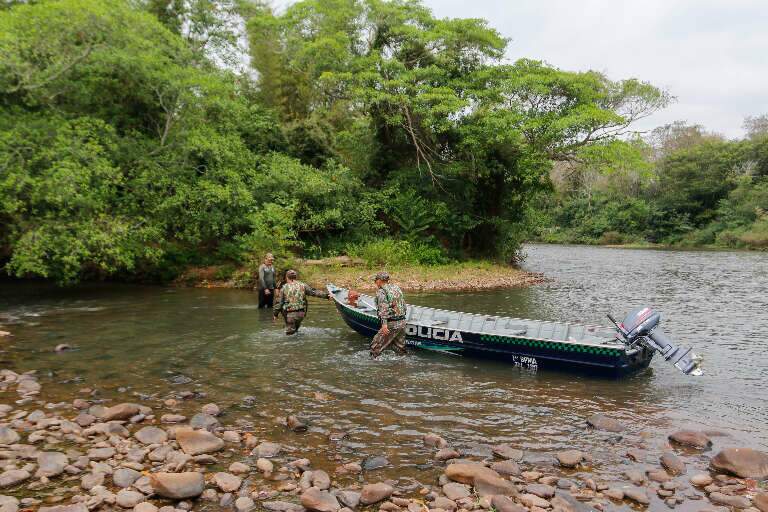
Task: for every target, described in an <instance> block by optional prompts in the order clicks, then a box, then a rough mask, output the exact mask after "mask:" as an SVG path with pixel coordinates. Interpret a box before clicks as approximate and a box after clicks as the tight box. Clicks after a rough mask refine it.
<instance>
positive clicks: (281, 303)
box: [272, 270, 331, 336]
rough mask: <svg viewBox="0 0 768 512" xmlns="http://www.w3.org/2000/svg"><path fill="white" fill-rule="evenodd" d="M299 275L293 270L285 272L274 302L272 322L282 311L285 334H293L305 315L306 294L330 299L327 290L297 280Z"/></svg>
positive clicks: (275, 320)
mask: <svg viewBox="0 0 768 512" xmlns="http://www.w3.org/2000/svg"><path fill="white" fill-rule="evenodd" d="M297 277H299V275H298V273H297V272H296V271H295V270H289V271H288V272H286V273H285V280H286V283H285V284H284V285H283V286H282V288H280V300H278V301H277V302H275V306H274V308H273V309H274V316H273V317H272V321H273V322H277V317H278V316H279V315H280V314H281V313H282V314H283V316H284V317H285V334H287V335H289V336H290V335H291V334H295V333H296V331H298V330H299V327H301V322H302V321H303V320H304V317H305V316H306V315H307V306H308V304H307V295H312V296H313V297H320V298H323V299H330V298H331V297H330V295H328V293H327V292H319V291H317V290H315V289H314V288H312V287H311V286H309V285H307V284H304V283H302V282H301V281H297V280H296V278H297Z"/></svg>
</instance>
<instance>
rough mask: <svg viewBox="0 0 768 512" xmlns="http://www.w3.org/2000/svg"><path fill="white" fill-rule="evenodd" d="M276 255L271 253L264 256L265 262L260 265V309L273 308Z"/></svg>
mask: <svg viewBox="0 0 768 512" xmlns="http://www.w3.org/2000/svg"><path fill="white" fill-rule="evenodd" d="M274 262H275V257H274V256H272V254H271V253H267V255H266V256H264V263H262V264H261V265H259V309H261V308H271V307H273V306H274V301H275V267H274V266H273V265H272V264H273V263H274Z"/></svg>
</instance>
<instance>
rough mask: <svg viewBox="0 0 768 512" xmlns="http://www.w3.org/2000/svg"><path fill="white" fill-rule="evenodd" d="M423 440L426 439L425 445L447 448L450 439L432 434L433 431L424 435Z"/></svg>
mask: <svg viewBox="0 0 768 512" xmlns="http://www.w3.org/2000/svg"><path fill="white" fill-rule="evenodd" d="M423 441H424V446H431V447H433V448H445V447H446V446H448V441H446V440H445V439H443V438H442V437H440V436H439V435H437V434H432V433H429V434H426V435H425V436H424V437H423Z"/></svg>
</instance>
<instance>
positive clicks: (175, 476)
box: [149, 472, 205, 500]
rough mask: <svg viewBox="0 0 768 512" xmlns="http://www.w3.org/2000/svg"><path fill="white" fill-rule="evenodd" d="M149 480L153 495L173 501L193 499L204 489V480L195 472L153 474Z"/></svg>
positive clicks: (200, 474) (201, 475)
mask: <svg viewBox="0 0 768 512" xmlns="http://www.w3.org/2000/svg"><path fill="white" fill-rule="evenodd" d="M149 479H150V484H151V485H152V489H153V490H154V491H155V493H157V494H158V495H159V496H162V497H163V498H171V499H174V500H182V499H185V498H195V497H197V496H200V495H201V494H202V493H203V490H204V489H205V478H204V477H203V474H202V473H197V472H187V473H153V474H150V475H149Z"/></svg>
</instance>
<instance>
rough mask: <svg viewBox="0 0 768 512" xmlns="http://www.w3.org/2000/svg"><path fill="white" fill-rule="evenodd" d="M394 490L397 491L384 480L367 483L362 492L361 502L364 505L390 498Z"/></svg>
mask: <svg viewBox="0 0 768 512" xmlns="http://www.w3.org/2000/svg"><path fill="white" fill-rule="evenodd" d="M393 492H395V488H394V487H392V486H391V485H389V484H385V483H384V482H378V483H375V484H366V485H364V486H363V490H362V491H361V492H360V503H362V504H363V505H373V504H374V503H378V502H380V501H383V500H385V499H387V498H389V497H390V496H392V493H393Z"/></svg>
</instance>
